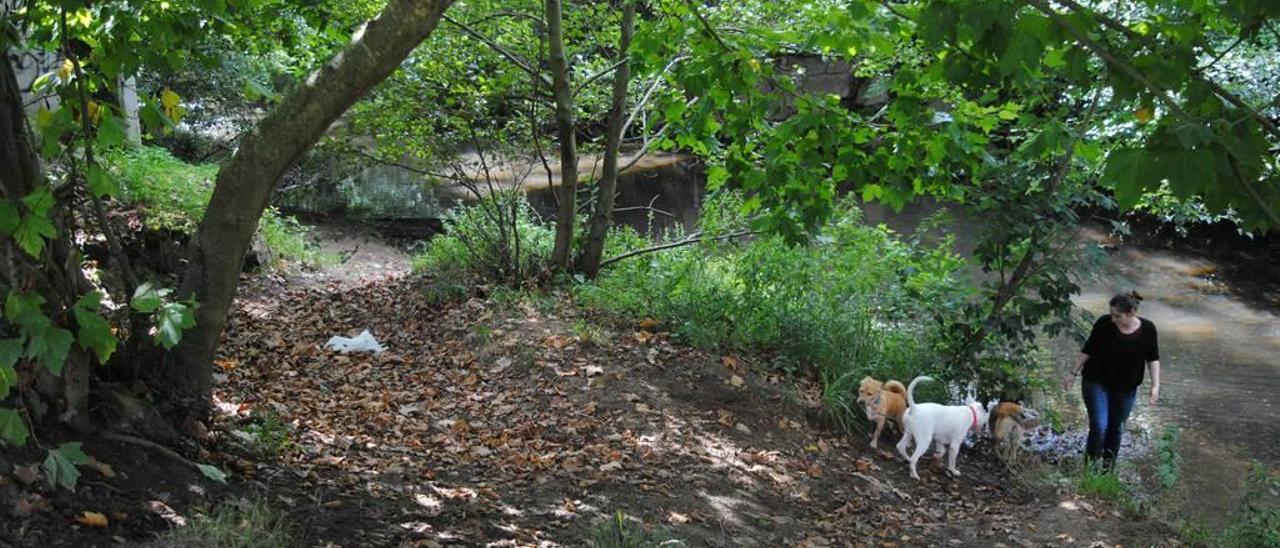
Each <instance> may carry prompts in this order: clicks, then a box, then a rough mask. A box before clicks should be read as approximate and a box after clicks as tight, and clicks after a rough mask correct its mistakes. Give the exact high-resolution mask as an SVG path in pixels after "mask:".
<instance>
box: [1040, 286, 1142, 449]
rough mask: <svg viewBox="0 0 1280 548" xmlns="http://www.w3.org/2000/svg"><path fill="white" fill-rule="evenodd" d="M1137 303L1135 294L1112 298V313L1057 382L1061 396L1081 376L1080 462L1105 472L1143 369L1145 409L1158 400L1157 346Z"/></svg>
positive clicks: (1100, 321) (1117, 446)
mask: <svg viewBox="0 0 1280 548" xmlns="http://www.w3.org/2000/svg"><path fill="white" fill-rule="evenodd" d="M1141 301H1142V296H1141V295H1138V292H1137V291H1134V292H1132V293H1129V294H1127V295H1116V296H1115V297H1112V298H1111V313H1110V314H1108V315H1106V316H1103V317H1101V318H1098V321H1096V322H1094V323H1093V330H1092V331H1090V332H1089V340H1087V341H1085V343H1084V348H1083V349H1081V350H1080V358H1079V359H1078V360H1076V365H1075V367H1074V368H1073V369H1072V370H1071V372H1070V374H1069V375H1067V376H1066V378H1064V379H1063V380H1062V388H1063V390H1070V389H1071V385H1072V384H1073V383H1074V382H1075V378H1076V377H1079V376H1080V375H1081V374H1082V373H1083V375H1084V381H1083V382H1082V383H1081V393H1082V395H1083V396H1084V405H1085V408H1086V409H1088V411H1089V439H1088V441H1087V442H1086V444H1085V459H1086V460H1087V461H1094V460H1098V459H1101V460H1102V466H1103V469H1104V470H1107V471H1109V470H1111V468H1112V467H1113V466H1114V465H1115V458H1116V454H1117V453H1118V452H1119V451H1120V434H1121V433H1122V432H1124V421H1125V419H1127V418H1129V412H1130V411H1132V410H1133V402H1134V399H1135V398H1136V396H1137V393H1138V385H1140V384H1142V380H1143V371H1144V369H1145V370H1147V371H1150V372H1151V399H1150V404H1151V405H1155V403H1156V400H1157V399H1159V398H1160V346H1159V342H1158V340H1157V336H1156V326H1155V324H1153V323H1151V320H1148V319H1146V318H1140V317H1138V303H1139V302H1141ZM1144 366H1145V367H1144Z"/></svg>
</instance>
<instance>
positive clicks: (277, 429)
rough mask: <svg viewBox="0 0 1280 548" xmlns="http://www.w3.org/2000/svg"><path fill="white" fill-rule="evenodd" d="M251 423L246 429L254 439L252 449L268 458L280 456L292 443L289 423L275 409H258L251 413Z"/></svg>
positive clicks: (250, 437)
mask: <svg viewBox="0 0 1280 548" xmlns="http://www.w3.org/2000/svg"><path fill="white" fill-rule="evenodd" d="M249 418H250V423H249V424H247V425H245V427H244V431H245V433H247V434H248V435H249V439H251V440H252V442H251V445H252V447H251V448H250V449H252V450H253V452H255V453H257V454H258V455H261V456H263V457H268V458H273V459H274V458H279V457H280V455H282V454H284V452H285V451H286V450H287V449H288V448H289V446H290V445H292V441H290V432H291V430H290V427H289V424H288V423H286V422H284V421H282V420H281V419H280V415H279V414H278V413H276V412H274V411H270V410H268V411H258V410H256V409H255V410H254V412H253V413H252V414H251V415H250V417H249Z"/></svg>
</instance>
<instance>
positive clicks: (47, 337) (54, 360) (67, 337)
mask: <svg viewBox="0 0 1280 548" xmlns="http://www.w3.org/2000/svg"><path fill="white" fill-rule="evenodd" d="M74 340H75V336H74V335H72V334H71V332H70V331H68V330H66V329H63V328H61V327H50V328H48V329H44V330H40V331H33V332H30V333H28V334H27V353H26V356H27V357H28V358H34V359H35V360H36V361H38V362H40V364H41V365H43V366H44V367H45V369H48V370H49V372H50V373H53V374H54V375H61V374H62V368H63V366H65V365H66V364H67V353H68V352H70V351H71V342H72V341H74Z"/></svg>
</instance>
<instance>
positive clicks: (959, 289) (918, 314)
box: [575, 194, 965, 424]
mask: <svg viewBox="0 0 1280 548" xmlns="http://www.w3.org/2000/svg"><path fill="white" fill-rule="evenodd" d="M739 204H740V199H739V198H738V197H737V196H735V195H732V194H729V195H723V196H718V197H714V198H712V199H711V200H709V201H708V203H707V206H706V209H705V210H704V213H703V217H702V221H701V229H702V230H703V233H704V235H706V236H714V235H717V234H723V233H728V232H731V231H733V230H735V229H737V228H736V227H741V226H743V224H745V219H741V218H735V215H736V212H737V211H738V210H739ZM838 211H839V214H838V215H837V216H836V217H835V218H834V219H833V220H832V221H831V222H830V223H828V224H827V225H826V226H824V227H823V228H822V230H821V232H820V233H819V234H818V235H817V236H816V237H815V238H814V239H813V241H812V242H811V243H810V244H809V245H805V246H793V245H789V244H787V243H786V242H784V241H783V240H782V239H781V238H778V237H769V236H762V237H758V238H756V239H754V240H750V241H747V242H744V243H728V242H715V241H707V242H704V243H700V244H696V245H689V246H684V247H678V248H674V249H670V250H666V251H662V252H659V253H651V254H646V255H640V256H637V257H634V258H630V259H626V260H624V261H622V262H619V263H616V264H614V265H611V266H609V267H608V268H606V269H605V271H604V272H603V273H602V275H601V276H600V277H599V279H597V280H596V281H595V282H593V283H585V284H581V285H579V286H577V287H576V288H575V295H576V297H577V299H578V301H579V302H580V303H582V304H584V305H585V306H587V307H589V308H592V309H596V310H599V311H603V312H605V313H609V314H613V315H617V316H622V317H629V318H634V317H654V318H657V319H660V320H662V321H663V322H664V323H665V324H666V325H667V326H668V328H669V329H670V330H671V331H672V332H673V334H674V335H675V336H676V337H677V338H679V339H681V340H683V341H685V342H687V343H689V344H693V345H695V346H701V347H716V346H721V345H723V346H728V347H735V348H743V349H754V350H762V351H766V352H770V353H773V354H775V355H776V356H778V359H776V360H775V362H774V366H775V367H777V368H779V369H782V370H785V371H788V372H790V373H800V374H806V375H813V376H816V377H818V378H820V379H821V380H822V381H823V384H824V386H825V392H826V393H825V394H824V398H825V399H826V400H827V405H828V409H829V410H831V411H833V412H834V413H835V415H836V419H837V420H838V421H840V422H843V423H846V424H848V423H850V422H852V421H853V418H854V417H855V416H856V415H858V414H860V412H856V411H857V410H856V409H855V407H856V405H854V402H853V400H854V399H855V398H856V397H857V396H856V394H855V392H856V389H857V384H858V381H859V380H861V378H862V376H863V375H867V374H871V375H873V376H875V377H877V378H880V379H884V378H896V379H901V380H903V381H904V382H905V381H909V380H910V379H911V378H913V377H915V376H917V375H922V374H929V375H931V376H934V377H935V378H937V379H939V380H942V381H945V380H947V379H949V378H950V374H949V373H948V372H947V371H946V370H945V367H944V366H943V364H941V363H940V360H938V359H937V356H938V353H937V348H936V345H937V344H938V343H939V341H940V340H941V338H940V336H939V335H940V334H939V329H941V326H942V325H943V322H941V321H940V317H941V315H944V314H946V313H947V311H948V310H949V308H948V307H950V306H952V303H954V302H955V301H956V300H957V299H960V298H962V296H963V295H964V290H965V288H964V286H963V284H962V283H961V282H960V279H961V277H960V276H959V275H958V274H959V269H960V268H961V266H962V265H963V260H962V259H961V258H960V257H959V256H957V255H956V254H955V253H954V252H952V251H951V247H950V241H945V242H943V243H942V244H941V245H939V246H937V247H932V248H924V247H915V246H912V245H910V244H908V243H905V242H903V241H901V240H900V239H899V238H898V237H897V236H896V235H895V234H894V233H893V232H892V231H890V230H889V229H887V228H885V227H883V226H879V227H872V226H866V225H865V224H863V222H862V219H861V212H860V210H859V209H858V208H857V206H856V204H855V203H854V202H852V201H845V202H843V203H841V204H839V208H838ZM610 241H611V245H616V246H618V248H617V249H614V251H615V252H616V251H621V250H622V249H621V248H625V247H626V246H628V245H629V246H635V247H640V246H641V245H644V244H643V243H642V241H636V238H635V237H634V236H633V235H632V233H629V232H627V231H625V230H623V231H616V232H615V233H613V234H611V236H610ZM928 386H929V387H928V388H925V389H922V392H921V393H922V394H924V395H928V394H929V393H930V392H936V393H941V391H942V390H944V389H945V383H931V384H930V385H928Z"/></svg>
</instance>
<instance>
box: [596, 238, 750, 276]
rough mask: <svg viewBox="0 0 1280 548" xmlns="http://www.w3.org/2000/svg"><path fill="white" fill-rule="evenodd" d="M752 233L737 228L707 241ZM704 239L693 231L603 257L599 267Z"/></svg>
mask: <svg viewBox="0 0 1280 548" xmlns="http://www.w3.org/2000/svg"><path fill="white" fill-rule="evenodd" d="M752 234H756V231H754V230H739V231H737V232H733V233H730V234H724V235H721V236H716V237H714V238H710V240H709V241H713V242H714V241H719V240H728V239H732V238H739V237H742V236H750V235H752ZM704 240H705V239H704V238H703V237H702V231H698V232H694V233H693V234H690V235H688V236H686V237H685V238H682V239H680V240H676V241H674V242H670V243H665V244H661V245H655V246H653V247H646V248H642V249H633V250H631V251H628V252H626V253H623V254H621V255H617V256H614V257H609V258H608V259H605V260H603V261H600V268H604V267H606V266H609V265H611V264H613V263H616V262H618V261H621V260H623V259H626V258H629V257H635V256H636V255H643V254H646V253H653V252H655V251H662V250H664V249H673V248H677V247H684V246H686V245H690V244H696V243H698V242H701V241H704Z"/></svg>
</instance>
